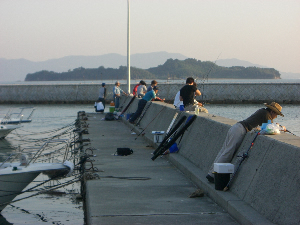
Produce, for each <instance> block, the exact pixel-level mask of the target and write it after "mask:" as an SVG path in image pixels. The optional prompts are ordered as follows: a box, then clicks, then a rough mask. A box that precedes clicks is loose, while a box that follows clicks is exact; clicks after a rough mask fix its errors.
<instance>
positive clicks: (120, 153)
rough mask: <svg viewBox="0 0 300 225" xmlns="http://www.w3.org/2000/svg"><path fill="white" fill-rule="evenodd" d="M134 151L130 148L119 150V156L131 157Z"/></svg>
mask: <svg viewBox="0 0 300 225" xmlns="http://www.w3.org/2000/svg"><path fill="white" fill-rule="evenodd" d="M132 153H133V150H132V149H130V148H117V155H122V156H124V155H131V154H132Z"/></svg>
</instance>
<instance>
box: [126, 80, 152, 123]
mask: <svg viewBox="0 0 300 225" xmlns="http://www.w3.org/2000/svg"><path fill="white" fill-rule="evenodd" d="M157 91H158V87H157V86H154V87H153V90H152V91H149V92H147V93H146V94H145V96H144V97H143V98H142V99H141V100H140V101H139V103H138V108H137V110H136V112H135V113H134V114H133V115H132V116H131V117H130V119H129V120H128V121H129V123H132V124H133V123H134V121H135V120H136V119H137V118H138V117H139V116H140V115H141V114H142V112H143V109H144V108H145V106H146V104H147V102H149V101H151V100H152V99H155V98H156V94H157Z"/></svg>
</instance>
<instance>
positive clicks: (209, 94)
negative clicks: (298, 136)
mask: <svg viewBox="0 0 300 225" xmlns="http://www.w3.org/2000/svg"><path fill="white" fill-rule="evenodd" d="M134 85H135V84H133V85H131V89H133V87H134ZM100 86H101V85H99V84H59V85H54V84H51V85H0V103H92V102H94V101H96V100H97V99H98V91H99V88H100ZM113 86H114V85H112V84H110V85H107V86H106V87H107V92H108V93H107V101H108V102H109V101H111V100H112V98H113V94H112V90H113ZM158 86H159V88H160V90H159V92H158V94H159V97H161V98H166V100H169V101H173V100H174V97H175V95H176V93H177V92H178V91H179V90H180V88H181V87H182V86H183V84H159V85H158ZM121 88H122V89H123V90H126V88H127V87H126V85H121ZM198 89H199V90H200V91H201V92H202V96H200V97H197V100H199V101H206V102H210V103H262V102H270V101H276V102H278V103H298V104H299V103H300V84H299V83H291V84H286V83H285V84H275V83H256V84H246V83H234V84H230V83H223V84H222V83H219V84H217V83H211V84H209V83H206V84H199V85H198Z"/></svg>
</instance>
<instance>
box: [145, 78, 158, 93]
mask: <svg viewBox="0 0 300 225" xmlns="http://www.w3.org/2000/svg"><path fill="white" fill-rule="evenodd" d="M154 86H157V81H156V80H153V81H151V85H150V86H149V87H148V88H147V92H149V91H152V89H153V87H154Z"/></svg>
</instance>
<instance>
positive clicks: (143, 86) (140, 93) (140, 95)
mask: <svg viewBox="0 0 300 225" xmlns="http://www.w3.org/2000/svg"><path fill="white" fill-rule="evenodd" d="M146 92H147V87H146V82H145V81H143V80H141V81H140V85H139V86H138V88H137V90H136V94H137V96H138V98H143V97H144V96H145V94H146Z"/></svg>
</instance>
